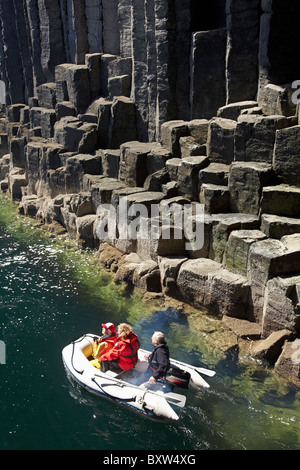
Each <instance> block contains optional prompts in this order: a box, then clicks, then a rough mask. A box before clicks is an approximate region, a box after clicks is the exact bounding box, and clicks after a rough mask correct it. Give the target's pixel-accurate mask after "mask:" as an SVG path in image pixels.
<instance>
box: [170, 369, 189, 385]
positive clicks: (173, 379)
mask: <svg viewBox="0 0 300 470" xmlns="http://www.w3.org/2000/svg"><path fill="white" fill-rule="evenodd" d="M190 379H191V374H190V373H189V372H187V371H185V370H182V369H179V368H177V367H170V369H169V370H168V372H167V375H166V381H167V382H168V383H169V384H170V385H173V386H176V387H180V388H186V389H187V388H189V383H190Z"/></svg>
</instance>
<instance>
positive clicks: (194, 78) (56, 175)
mask: <svg viewBox="0 0 300 470" xmlns="http://www.w3.org/2000/svg"><path fill="white" fill-rule="evenodd" d="M198 3H199V2H198V1H197V0H178V1H177V0H11V1H9V2H8V1H7V0H0V78H1V80H2V81H3V82H4V83H5V85H6V91H7V96H6V106H3V107H2V114H1V119H0V143H1V146H0V152H1V153H0V157H1V158H0V185H1V190H2V191H4V192H7V193H8V194H9V195H10V196H11V198H13V199H14V200H17V201H20V212H21V213H22V214H25V215H28V216H31V217H35V218H37V219H38V220H40V221H42V222H43V223H45V224H49V225H51V226H53V225H55V224H56V225H57V226H59V227H61V229H63V230H66V231H67V232H68V233H69V234H70V236H72V237H74V238H76V239H77V240H78V242H79V243H80V244H81V245H82V246H84V247H88V248H91V249H94V250H96V251H97V254H98V256H99V260H100V262H102V263H103V264H105V266H106V267H108V268H109V269H111V271H112V272H114V273H115V277H116V280H117V281H126V282H131V283H133V284H134V285H135V286H137V287H139V288H141V289H143V290H145V291H150V292H154V293H158V295H159V294H160V295H165V296H170V297H173V298H175V299H178V300H180V301H184V302H186V303H189V304H191V305H193V306H196V307H201V308H203V307H204V308H206V309H208V310H209V311H211V312H213V313H217V314H220V315H222V316H223V320H224V322H225V323H226V325H227V326H228V327H229V328H231V329H232V330H233V331H234V332H235V333H236V334H237V336H239V337H243V338H249V339H255V340H257V341H255V342H254V345H253V348H252V353H253V355H254V356H255V357H258V358H266V359H268V360H269V361H270V362H272V363H274V364H275V367H276V369H277V370H278V372H280V373H281V374H282V375H285V376H286V377H288V378H289V379H291V380H293V381H294V382H296V383H298V384H299V379H300V367H299V366H300V364H299V362H300V361H299V359H298V356H299V354H298V350H299V338H300V300H299V299H300V152H299V148H300V121H299V106H298V105H297V104H296V101H295V96H297V93H296V90H294V89H293V86H294V85H295V81H296V80H298V79H300V64H299V61H297V60H296V52H297V51H296V47H297V45H298V44H299V40H300V30H299V28H298V24H297V21H298V17H299V13H300V4H299V1H298V0H289V2H286V1H284V0H261V1H260V0H250V1H249V0H247V1H244V0H242V1H241V0H227V1H225V0H211V1H210V2H207V3H209V5H208V6H206V7H205V6H204V5H202V6H201V7H200V9H199V5H198ZM203 3H204V2H203ZM298 95H299V93H298ZM124 196H126V197H127V204H128V207H130V206H132V205H134V204H135V203H138V204H143V206H144V207H145V208H147V211H148V212H147V213H146V216H145V217H146V218H147V217H151V210H150V209H151V206H153V205H154V204H156V205H160V207H162V205H163V204H164V205H165V204H169V205H171V204H173V203H176V204H177V205H179V207H182V210H184V207H185V206H184V205H185V204H188V203H191V206H192V207H193V209H194V214H195V213H197V208H198V207H200V206H201V207H203V206H204V208H205V217H204V244H203V246H202V247H199V246H194V245H193V243H192V235H193V234H192V233H191V234H190V235H189V232H188V230H183V232H184V233H183V236H182V237H181V238H180V237H176V236H175V235H174V234H175V229H176V223H175V221H174V220H173V219H170V220H171V222H170V227H167V228H168V229H170V230H169V233H170V236H169V237H168V239H165V237H164V236H163V231H164V229H165V228H166V227H160V226H159V224H158V231H159V235H158V236H157V237H156V238H155V239H151V238H150V239H149V238H147V237H145V238H142V239H138V240H135V239H134V237H131V238H130V237H127V238H120V237H118V234H115V237H112V236H110V238H108V236H107V237H106V238H105V239H99V236H98V235H99V231H97V228H99V224H101V223H102V222H103V220H104V215H103V213H102V212H99V210H98V208H99V206H100V205H101V204H111V207H112V208H113V209H114V210H115V211H116V213H118V211H117V209H118V208H119V207H120V201H121V200H122V198H123V197H124ZM190 217H191V219H192V220H190V222H191V226H193V223H194V224H196V223H197V217H198V216H197V215H193V214H191V215H190ZM189 242H190V243H189ZM188 243H189V244H188Z"/></svg>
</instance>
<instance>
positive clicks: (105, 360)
mask: <svg viewBox="0 0 300 470" xmlns="http://www.w3.org/2000/svg"><path fill="white" fill-rule="evenodd" d="M117 333H118V339H117V342H116V343H115V345H114V347H113V348H112V349H110V350H109V351H107V352H106V353H105V354H103V355H102V356H100V359H99V360H100V362H101V371H102V372H106V371H107V370H108V369H110V370H113V371H115V372H122V371H124V370H129V369H132V368H133V367H134V366H135V364H136V363H137V359H138V357H137V352H138V350H139V347H140V343H139V339H138V336H137V335H136V334H135V333H133V332H132V328H131V326H130V325H127V323H121V324H120V325H119V326H118V332H117Z"/></svg>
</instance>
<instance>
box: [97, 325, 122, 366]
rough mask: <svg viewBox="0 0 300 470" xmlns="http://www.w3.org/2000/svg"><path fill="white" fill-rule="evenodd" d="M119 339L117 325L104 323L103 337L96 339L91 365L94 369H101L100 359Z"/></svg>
mask: <svg viewBox="0 0 300 470" xmlns="http://www.w3.org/2000/svg"><path fill="white" fill-rule="evenodd" d="M117 339H118V338H117V334H116V329H115V325H114V324H113V323H110V322H109V323H102V336H101V337H100V338H97V337H96V338H94V347H93V353H92V357H93V360H91V364H92V365H93V366H94V367H97V369H100V362H99V357H100V356H102V354H104V353H106V352H107V351H109V349H111V348H113V346H114V344H115V342H116V341H117Z"/></svg>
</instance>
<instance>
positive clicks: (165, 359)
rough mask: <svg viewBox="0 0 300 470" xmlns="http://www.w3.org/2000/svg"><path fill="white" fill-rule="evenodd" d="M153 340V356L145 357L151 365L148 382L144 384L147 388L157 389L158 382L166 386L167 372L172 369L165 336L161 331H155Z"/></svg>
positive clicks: (147, 373)
mask: <svg viewBox="0 0 300 470" xmlns="http://www.w3.org/2000/svg"><path fill="white" fill-rule="evenodd" d="M151 339H152V344H153V346H154V349H153V351H152V353H151V354H148V355H145V359H146V360H148V363H149V366H148V369H147V371H146V378H148V382H146V383H144V384H142V386H143V387H145V388H155V384H157V382H158V383H159V384H164V383H165V382H166V375H167V371H168V369H169V368H170V360H169V358H170V353H169V347H168V345H167V342H166V339H165V336H164V334H163V333H161V332H160V331H155V332H154V333H153V335H152V338H151Z"/></svg>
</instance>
